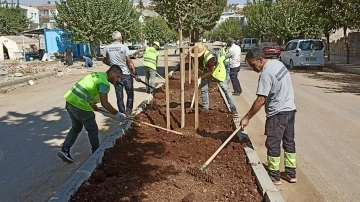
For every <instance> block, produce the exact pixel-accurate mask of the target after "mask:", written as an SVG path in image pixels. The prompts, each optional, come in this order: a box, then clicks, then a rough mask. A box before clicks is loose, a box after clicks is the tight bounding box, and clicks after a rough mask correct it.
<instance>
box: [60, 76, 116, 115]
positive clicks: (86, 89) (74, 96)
mask: <svg viewBox="0 0 360 202" xmlns="http://www.w3.org/2000/svg"><path fill="white" fill-rule="evenodd" d="M99 84H105V85H107V86H108V89H109V90H110V83H109V81H108V77H107V74H106V73H104V72H93V73H91V74H88V75H87V76H85V77H83V78H82V79H81V80H80V81H78V82H77V83H76V84H75V85H74V86H73V87H72V89H71V90H69V91H68V92H67V93H66V94H65V95H64V98H65V100H66V101H68V102H69V103H70V104H72V105H74V106H75V107H77V108H79V109H82V110H84V111H93V108H92V107H91V105H94V104H96V103H99V102H100V94H99V91H98V85H99ZM108 92H109V91H108Z"/></svg>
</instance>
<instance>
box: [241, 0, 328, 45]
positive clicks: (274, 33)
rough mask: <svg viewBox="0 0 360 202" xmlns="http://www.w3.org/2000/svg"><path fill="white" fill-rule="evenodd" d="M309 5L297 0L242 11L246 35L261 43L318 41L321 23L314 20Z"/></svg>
mask: <svg viewBox="0 0 360 202" xmlns="http://www.w3.org/2000/svg"><path fill="white" fill-rule="evenodd" d="M313 6H314V4H313V3H312V2H308V1H298V0H278V1H276V2H273V1H260V2H255V3H249V4H248V6H246V7H245V8H244V13H245V16H246V17H247V25H246V28H245V29H246V32H247V33H246V34H247V35H251V36H253V37H257V38H260V39H265V38H272V39H278V40H289V39H292V38H298V37H300V38H304V37H307V38H312V37H317V38H318V37H320V36H321V34H322V31H323V28H322V26H321V23H320V22H319V21H318V20H316V18H314V16H313V12H312V11H313Z"/></svg>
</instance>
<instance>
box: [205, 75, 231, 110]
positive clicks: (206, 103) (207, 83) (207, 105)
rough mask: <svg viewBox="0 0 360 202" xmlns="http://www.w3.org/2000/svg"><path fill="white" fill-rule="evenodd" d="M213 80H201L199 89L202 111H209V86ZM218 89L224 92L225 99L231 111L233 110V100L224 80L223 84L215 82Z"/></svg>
mask: <svg viewBox="0 0 360 202" xmlns="http://www.w3.org/2000/svg"><path fill="white" fill-rule="evenodd" d="M211 80H213V77H209V78H207V79H205V80H201V83H200V88H201V97H202V102H203V109H209V84H210V82H211ZM217 82H218V84H219V86H220V88H221V89H222V90H223V91H224V93H225V96H226V99H227V101H228V103H229V105H230V108H231V109H235V108H236V107H235V104H234V98H233V96H232V93H231V90H230V88H229V85H228V84H227V83H226V80H225V81H223V82H220V81H217Z"/></svg>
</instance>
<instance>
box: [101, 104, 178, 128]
mask: <svg viewBox="0 0 360 202" xmlns="http://www.w3.org/2000/svg"><path fill="white" fill-rule="evenodd" d="M99 112H101V113H104V114H106V115H107V116H109V117H111V118H113V119H116V118H115V116H114V115H112V114H110V113H109V112H108V111H106V110H105V109H102V108H99ZM134 118H135V117H133V116H127V117H126V119H129V120H132V121H133V122H135V123H138V124H143V125H147V126H150V127H153V128H157V129H161V130H165V131H168V132H172V133H175V134H178V135H183V134H182V133H181V132H178V131H174V130H170V129H167V128H163V127H160V126H157V125H153V124H150V123H146V122H143V121H138V120H135V119H134Z"/></svg>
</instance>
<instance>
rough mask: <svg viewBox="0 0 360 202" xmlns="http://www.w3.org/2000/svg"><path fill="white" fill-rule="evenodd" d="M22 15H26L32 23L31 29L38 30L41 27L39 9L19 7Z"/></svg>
mask: <svg viewBox="0 0 360 202" xmlns="http://www.w3.org/2000/svg"><path fill="white" fill-rule="evenodd" d="M19 7H20V10H21V13H22V14H23V15H25V16H26V17H27V18H28V19H29V20H30V21H31V23H30V24H29V28H30V29H37V28H39V25H40V20H39V10H38V9H37V8H33V7H29V6H24V5H19Z"/></svg>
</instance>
